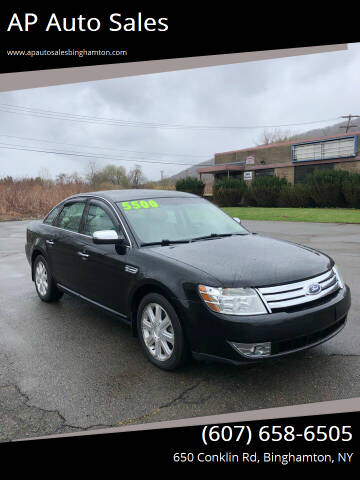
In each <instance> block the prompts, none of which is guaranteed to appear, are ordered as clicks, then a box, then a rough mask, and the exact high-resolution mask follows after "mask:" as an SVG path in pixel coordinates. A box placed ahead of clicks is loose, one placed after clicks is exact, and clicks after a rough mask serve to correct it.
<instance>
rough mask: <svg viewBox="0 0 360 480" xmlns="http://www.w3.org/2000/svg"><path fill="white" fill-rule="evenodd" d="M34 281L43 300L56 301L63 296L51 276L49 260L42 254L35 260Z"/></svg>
mask: <svg viewBox="0 0 360 480" xmlns="http://www.w3.org/2000/svg"><path fill="white" fill-rule="evenodd" d="M34 281H35V288H36V292H37V294H38V295H39V297H40V298H41V300H42V301H43V302H55V301H56V300H59V298H61V297H62V296H63V293H62V292H60V290H58V288H57V286H56V284H55V282H54V280H53V278H52V276H51V272H50V269H49V266H48V264H47V261H46V260H45V258H44V257H43V256H42V255H38V256H37V257H36V258H35V261H34Z"/></svg>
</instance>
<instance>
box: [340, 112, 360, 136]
mask: <svg viewBox="0 0 360 480" xmlns="http://www.w3.org/2000/svg"><path fill="white" fill-rule="evenodd" d="M359 117H360V115H351V113H350V114H349V115H343V116H342V117H341V118H347V119H348V122H347V124H346V125H345V126H341V127H340V128H345V129H346V130H345V133H348V130H349V128H353V127H357V125H350V123H351V119H352V118H359Z"/></svg>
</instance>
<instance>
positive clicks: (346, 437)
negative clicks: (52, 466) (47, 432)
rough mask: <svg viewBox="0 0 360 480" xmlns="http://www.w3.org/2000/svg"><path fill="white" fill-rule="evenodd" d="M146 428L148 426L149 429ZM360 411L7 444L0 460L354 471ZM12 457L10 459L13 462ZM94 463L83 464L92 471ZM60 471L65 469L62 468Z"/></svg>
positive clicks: (357, 461)
mask: <svg viewBox="0 0 360 480" xmlns="http://www.w3.org/2000/svg"><path fill="white" fill-rule="evenodd" d="M145 428H146V427H145ZM359 447H360V413H359V412H353V413H338V414H329V415H315V416H306V417H290V418H281V419H268V420H262V421H249V422H246V421H244V422H237V423H226V424H221V423H218V424H216V423H214V424H207V425H201V426H190V427H178V428H166V429H161V428H160V429H153V430H141V427H140V430H137V431H128V432H119V433H106V434H98V435H96V434H91V435H79V436H77V435H76V436H69V437H65V438H64V437H63V438H51V439H38V440H29V441H20V442H15V443H11V444H2V445H1V449H0V450H1V453H2V457H3V458H7V455H8V454H11V456H13V455H15V456H17V457H23V458H25V457H26V458H31V460H32V462H37V461H38V460H40V459H41V458H43V456H44V454H46V458H47V459H48V460H50V459H53V460H56V458H57V457H58V455H59V454H60V452H61V457H62V458H66V459H67V462H69V461H70V459H71V460H75V461H76V462H77V463H79V461H81V459H80V457H79V452H80V451H83V452H86V455H87V458H97V457H99V458H113V459H117V460H118V462H119V465H121V468H122V469H123V468H126V467H130V468H131V467H138V468H140V466H141V465H143V466H146V465H156V466H157V467H158V468H159V469H160V470H162V469H165V468H166V469H168V468H169V467H173V468H176V469H184V468H185V469H186V468H188V467H191V468H194V467H197V468H199V469H200V470H201V469H202V470H204V469H206V471H208V468H211V469H213V468H214V467H217V468H219V467H221V468H224V467H225V468H226V469H227V468H229V467H231V468H236V469H237V472H239V473H241V472H248V471H249V472H251V473H252V474H256V473H259V472H260V471H262V470H263V469H264V468H265V467H266V469H267V471H269V467H271V469H270V471H289V470H291V471H294V470H295V469H296V470H298V469H299V468H300V470H302V469H306V470H309V471H310V470H311V471H313V470H314V469H315V468H321V471H326V472H329V471H330V472H331V471H338V470H339V469H340V468H341V469H344V472H345V471H348V472H350V471H353V472H355V471H357V469H358V468H359V466H360V451H359ZM8 458H10V457H8ZM88 466H89V465H85V467H88ZM60 468H61V466H60Z"/></svg>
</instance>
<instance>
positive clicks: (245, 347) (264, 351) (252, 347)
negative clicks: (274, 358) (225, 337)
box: [230, 342, 271, 358]
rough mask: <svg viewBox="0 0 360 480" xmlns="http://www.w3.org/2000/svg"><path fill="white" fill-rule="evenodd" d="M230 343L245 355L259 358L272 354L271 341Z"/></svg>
mask: <svg viewBox="0 0 360 480" xmlns="http://www.w3.org/2000/svg"><path fill="white" fill-rule="evenodd" d="M230 344H231V345H232V346H233V347H234V348H235V350H237V351H238V352H239V353H240V354H241V355H243V356H244V357H249V358H258V357H268V356H269V355H271V342H265V343H236V342H230Z"/></svg>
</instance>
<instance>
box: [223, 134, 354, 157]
mask: <svg viewBox="0 0 360 480" xmlns="http://www.w3.org/2000/svg"><path fill="white" fill-rule="evenodd" d="M352 135H360V130H357V131H355V132H348V133H342V134H338V135H327V136H326V137H315V138H304V139H298V140H297V139H295V138H294V139H293V140H291V141H289V142H279V143H269V144H267V145H257V146H255V147H247V148H241V149H240V150H229V151H227V152H218V153H215V155H225V154H229V153H237V152H247V151H248V150H251V151H253V150H263V149H265V148H273V147H282V146H286V145H294V144H297V143H308V142H309V143H311V142H316V141H318V140H327V139H330V138H333V139H336V138H342V137H351V136H352Z"/></svg>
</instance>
